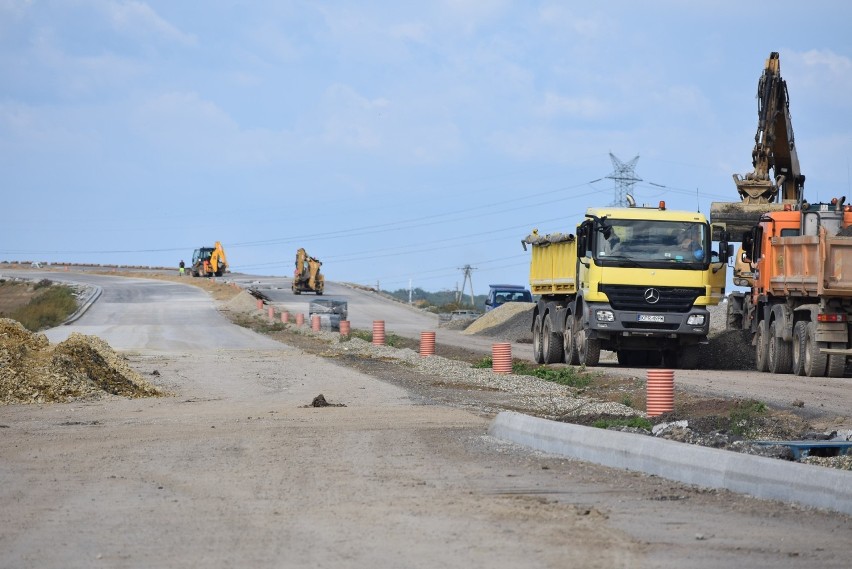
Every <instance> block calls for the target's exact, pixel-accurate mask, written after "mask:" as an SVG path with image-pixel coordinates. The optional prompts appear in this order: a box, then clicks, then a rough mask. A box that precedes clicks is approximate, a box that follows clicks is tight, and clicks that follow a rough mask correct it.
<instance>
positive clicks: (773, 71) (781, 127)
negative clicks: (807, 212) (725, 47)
mask: <svg viewBox="0 0 852 569" xmlns="http://www.w3.org/2000/svg"><path fill="white" fill-rule="evenodd" d="M751 157H752V166H754V170H753V171H752V172H749V173H748V174H746V175H744V176H741V175H739V174H734V175H733V177H734V183H735V184H736V186H737V192H738V193H739V195H740V201H739V202H713V203H712V204H710V221H711V223H712V224H713V226H714V229H715V227H719V226H724V228H725V231H727V232H728V234H729V235H730V236H731V239H732V240H733V241H740V240H741V238H742V235H743V233H745V232H746V231H750V230H751V228H752V227H754V226H755V225H757V223H758V221H759V219H760V216H761V215H763V214H764V213H770V212H773V211H781V210H783V209H784V207H785V206H789V207H792V208H794V209H795V208H796V207H797V206H798V205H801V201H802V192H803V190H804V185H805V176H804V175H803V174H802V172H801V170H800V169H799V157H798V154H797V153H796V140H795V138H794V137H793V124H792V121H791V119H790V99H789V97H788V94H787V82H786V81H784V80H783V79H782V78H781V61H780V59H779V56H778V52H775V51H773V52H772V53H770V54H769V58H768V59H767V60H766V65H765V66H764V69H763V74H762V75H761V76H760V79H759V80H758V83H757V133H756V134H755V135H754V149H753V150H752V152H751ZM770 170H772V173H773V176H772V177H770V175H769V171H770Z"/></svg>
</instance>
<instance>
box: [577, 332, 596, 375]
mask: <svg viewBox="0 0 852 569" xmlns="http://www.w3.org/2000/svg"><path fill="white" fill-rule="evenodd" d="M575 341H576V342H577V352H578V356H579V360H580V365H582V366H586V367H592V366H596V365H598V363H599V362H600V361H601V341H600V340H598V339H597V338H595V339H594V340H592V339H590V338H589V334H588V332H587V331H586V330H585V329H584V330H578V331H577V335H576V336H575Z"/></svg>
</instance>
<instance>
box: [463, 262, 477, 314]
mask: <svg viewBox="0 0 852 569" xmlns="http://www.w3.org/2000/svg"><path fill="white" fill-rule="evenodd" d="M459 270H460V271H464V280H463V281H462V293H464V285H465V283H470V306H471V308H476V304H475V303H474V300H473V279H472V278H471V276H470V273H471V272H472V271H475V270H476V267H471V266H470V265H465V266H464V267H459ZM459 301H461V296H459Z"/></svg>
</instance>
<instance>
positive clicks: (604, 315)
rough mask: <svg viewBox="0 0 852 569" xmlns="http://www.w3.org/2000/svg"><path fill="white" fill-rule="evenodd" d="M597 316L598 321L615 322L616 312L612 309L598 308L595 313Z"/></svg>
mask: <svg viewBox="0 0 852 569" xmlns="http://www.w3.org/2000/svg"><path fill="white" fill-rule="evenodd" d="M595 318H596V319H597V321H598V322H615V314H613V313H612V310H598V311H597V312H596V313H595Z"/></svg>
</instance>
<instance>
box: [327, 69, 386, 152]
mask: <svg viewBox="0 0 852 569" xmlns="http://www.w3.org/2000/svg"><path fill="white" fill-rule="evenodd" d="M389 107H390V102H389V101H388V100H387V99H384V98H376V99H368V98H366V97H363V96H361V95H360V94H358V93H357V92H356V91H355V90H354V89H352V88H351V87H349V86H347V85H340V84H337V85H332V86H331V87H330V88H329V89H328V90H327V91H326V93H325V96H324V100H323V105H322V110H323V114H324V116H323V123H324V132H323V139H324V141H325V142H326V143H327V144H331V145H335V146H337V145H339V146H344V147H349V148H356V149H362V150H366V149H375V148H378V147H380V146H381V145H382V139H383V137H382V135H381V130H382V126H381V121H382V119H383V117H384V116H385V114H384V113H386V112H388V111H389V110H390V109H389Z"/></svg>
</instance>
